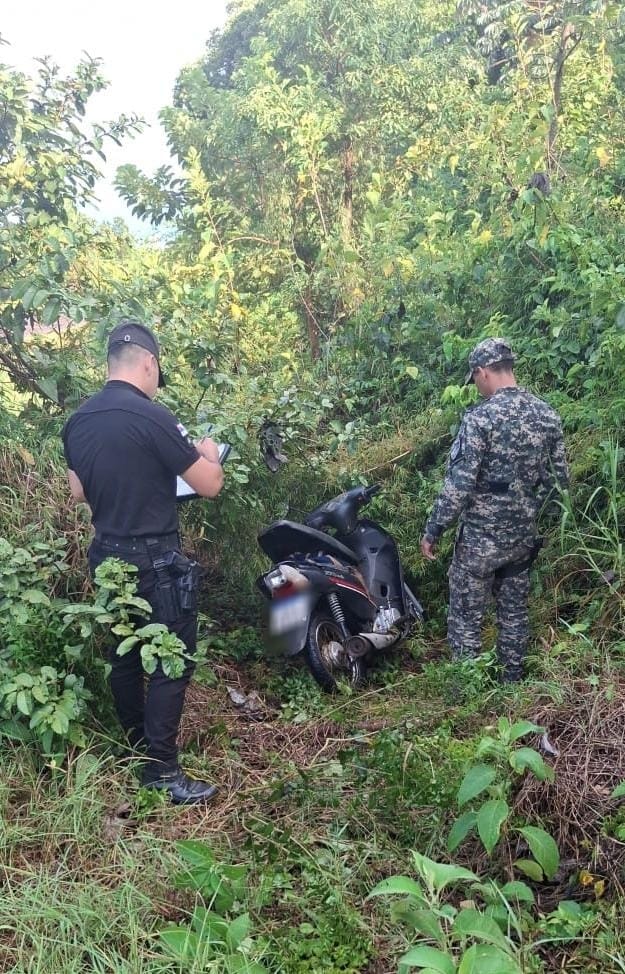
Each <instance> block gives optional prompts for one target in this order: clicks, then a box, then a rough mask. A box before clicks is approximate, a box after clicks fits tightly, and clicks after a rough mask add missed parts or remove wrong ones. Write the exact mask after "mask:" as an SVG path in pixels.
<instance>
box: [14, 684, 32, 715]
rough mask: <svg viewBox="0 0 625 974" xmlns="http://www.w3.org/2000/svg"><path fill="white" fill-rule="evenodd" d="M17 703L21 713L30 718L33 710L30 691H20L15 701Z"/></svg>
mask: <svg viewBox="0 0 625 974" xmlns="http://www.w3.org/2000/svg"><path fill="white" fill-rule="evenodd" d="M15 703H16V704H17V709H18V710H19V711H20V713H22V714H24V716H25V717H30V715H31V713H32V710H33V698H32V696H31V694H30V692H29V691H27V690H20V692H19V693H18V695H17V697H16V699H15Z"/></svg>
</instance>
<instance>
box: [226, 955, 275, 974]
mask: <svg viewBox="0 0 625 974" xmlns="http://www.w3.org/2000/svg"><path fill="white" fill-rule="evenodd" d="M224 963H225V965H226V967H225V970H226V972H227V974H267V968H266V967H263V966H262V965H261V964H259V963H257V961H254V960H249V958H248V957H245V956H244V955H243V954H235V955H234V956H231V957H225V958H224Z"/></svg>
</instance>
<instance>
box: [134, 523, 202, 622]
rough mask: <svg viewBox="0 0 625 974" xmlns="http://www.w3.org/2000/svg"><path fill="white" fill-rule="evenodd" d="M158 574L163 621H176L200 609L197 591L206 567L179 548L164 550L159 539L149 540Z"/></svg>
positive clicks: (150, 551) (158, 591) (149, 547)
mask: <svg viewBox="0 0 625 974" xmlns="http://www.w3.org/2000/svg"><path fill="white" fill-rule="evenodd" d="M146 543H147V547H148V552H149V555H150V561H151V562H152V567H153V569H154V574H155V575H156V591H157V599H158V607H159V615H160V616H161V619H162V621H163V622H165V623H168V622H175V621H176V619H178V618H179V617H180V616H181V615H183V614H187V613H193V612H196V611H197V593H198V589H199V587H200V579H201V577H202V569H201V568H200V566H199V565H198V563H197V561H192V560H191V559H190V558H187V557H186V555H183V554H181V553H180V552H179V551H161V549H160V547H159V545H158V542H151V541H150V540H148V541H147V542H146Z"/></svg>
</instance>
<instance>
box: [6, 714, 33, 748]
mask: <svg viewBox="0 0 625 974" xmlns="http://www.w3.org/2000/svg"><path fill="white" fill-rule="evenodd" d="M2 737H8V738H9V740H14V741H24V743H26V742H28V741H31V740H32V734H29V733H28V729H27V728H26V727H24V725H23V724H20V723H19V721H17V720H2V721H0V738H2Z"/></svg>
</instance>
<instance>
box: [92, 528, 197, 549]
mask: <svg viewBox="0 0 625 974" xmlns="http://www.w3.org/2000/svg"><path fill="white" fill-rule="evenodd" d="M95 540H96V541H97V542H98V544H103V545H106V547H107V548H113V549H114V550H115V551H119V552H120V553H123V554H131V553H133V552H135V553H136V552H144V553H146V554H149V553H150V551H152V552H154V551H155V550H156V549H157V548H158V550H159V551H161V552H165V551H172V550H173V549H175V548H179V547H180V537H179V535H178V532H177V531H172V532H171V533H170V534H150V535H147V536H146V537H143V536H129V537H125V538H119V537H117V536H116V535H114V534H96V536H95Z"/></svg>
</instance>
